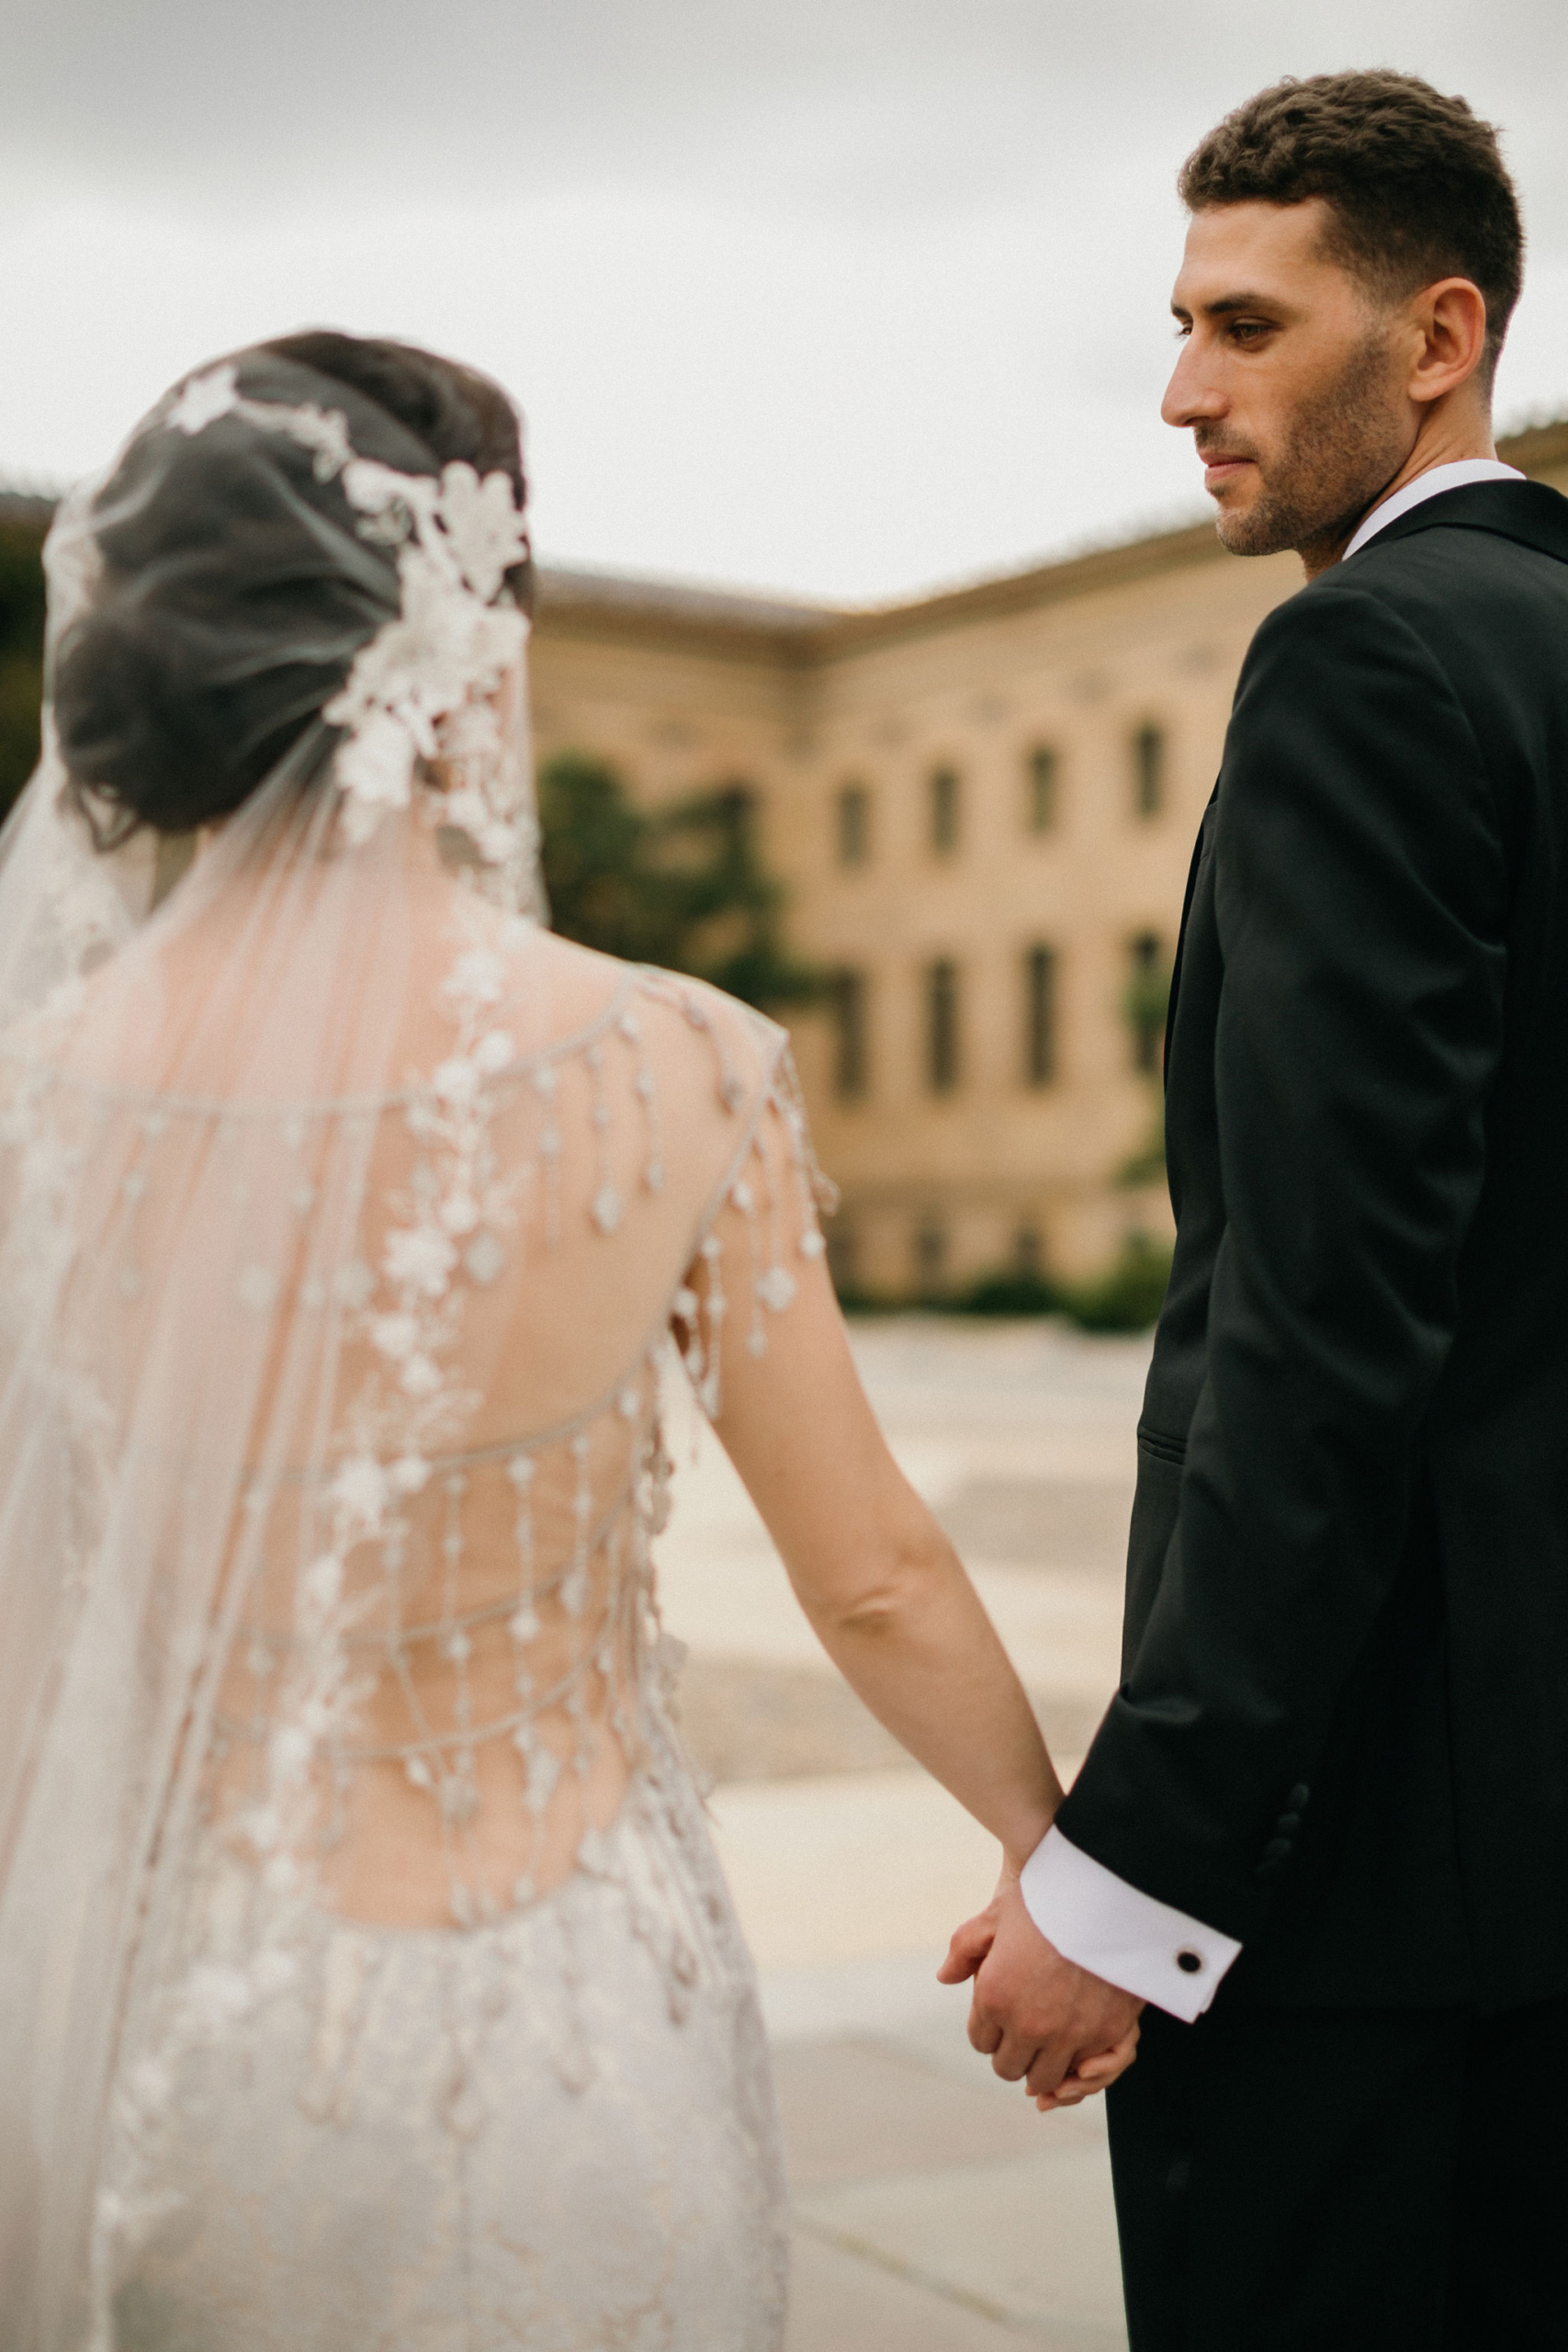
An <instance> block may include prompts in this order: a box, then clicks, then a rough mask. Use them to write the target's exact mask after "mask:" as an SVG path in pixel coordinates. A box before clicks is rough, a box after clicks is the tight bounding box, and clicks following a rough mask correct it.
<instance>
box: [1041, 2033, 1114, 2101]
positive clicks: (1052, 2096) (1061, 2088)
mask: <svg viewBox="0 0 1568 2352" xmlns="http://www.w3.org/2000/svg"><path fill="white" fill-rule="evenodd" d="M1137 2054H1138V2028H1137V2026H1136V2024H1135V2023H1134V2024H1133V2025H1131V2026H1129V2027H1128V2029H1127V2031H1126V2032H1125V2033H1124V2034H1123V2035H1122V2039H1121V2041H1119V2042H1117V2043H1116V2044H1115V2046H1114V2048H1112V2049H1110V2050H1102V2051H1101V2052H1100V2054H1099V2056H1098V2057H1095V2058H1085V2059H1082V2060H1080V2062H1079V2064H1077V2066H1075V2067H1074V2069H1073V2071H1072V2073H1071V2074H1070V2075H1065V2076H1064V2077H1063V2079H1062V2081H1061V2082H1059V2083H1058V2084H1057V2086H1056V2087H1055V2090H1054V2091H1045V2092H1043V2093H1042V2095H1041V2096H1040V2098H1037V2099H1036V2100H1035V2102H1034V2104H1035V2106H1036V2107H1037V2108H1038V2109H1040V2112H1041V2114H1042V2115H1049V2114H1050V2112H1051V2109H1053V2108H1054V2107H1077V2106H1080V2105H1081V2104H1082V2102H1083V2101H1084V2100H1085V2099H1086V2098H1093V2096H1094V2094H1095V2092H1096V2091H1104V2090H1109V2089H1110V2087H1111V2084H1112V2083H1113V2082H1114V2081H1115V2080H1116V2077H1117V2076H1118V2075H1124V2074H1125V2073H1126V2071H1127V2069H1128V2067H1129V2066H1130V2065H1131V2064H1132V2063H1133V2061H1134V2058H1135V2057H1136V2056H1137Z"/></svg>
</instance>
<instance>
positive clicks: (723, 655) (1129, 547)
mask: <svg viewBox="0 0 1568 2352" xmlns="http://www.w3.org/2000/svg"><path fill="white" fill-rule="evenodd" d="M1497 454H1498V456H1499V457H1500V458H1503V459H1504V461H1505V462H1506V464H1508V465H1511V466H1517V467H1518V468H1519V469H1520V470H1521V472H1524V473H1527V474H1531V475H1539V474H1542V473H1549V472H1555V471H1558V470H1559V469H1568V417H1562V418H1558V419H1555V420H1554V421H1552V422H1551V423H1550V424H1538V425H1531V426H1529V428H1527V429H1526V430H1525V431H1523V432H1520V433H1515V434H1510V435H1507V436H1506V438H1505V439H1503V440H1502V441H1500V442H1499V443H1498V445H1497ZM1224 554H1225V550H1224V548H1223V547H1222V546H1221V545H1220V542H1219V540H1218V538H1217V537H1216V536H1215V533H1214V526H1213V523H1212V522H1208V521H1204V522H1199V523H1190V524H1187V525H1185V526H1183V527H1181V528H1180V529H1178V530H1174V531H1159V532H1156V533H1152V534H1150V535H1147V536H1145V537H1141V538H1136V539H1129V540H1125V541H1123V542H1122V543H1121V544H1120V545H1118V546H1115V547H1107V548H1092V549H1090V550H1089V552H1088V553H1087V554H1084V555H1077V556H1068V557H1066V558H1065V559H1060V560H1056V561H1055V562H1051V563H1041V564H1032V565H1031V566H1030V567H1029V568H1028V569H1027V570H1025V571H1010V572H1003V573H1000V574H998V576H997V577H995V578H993V579H988V580H978V581H974V582H969V583H967V584H965V585H964V586H962V587H957V588H948V589H939V590H937V591H936V592H935V593H934V594H928V595H924V596H915V597H908V598H906V599H903V600H901V601H899V602H898V603H897V604H890V605H861V606H852V605H850V606H843V605H840V606H834V605H805V604H800V605H794V604H787V603H784V602H782V601H781V600H778V599H775V598H767V597H761V596H756V597H753V596H748V595H746V594H740V593H726V592H723V591H718V590H706V589H695V588H687V587H682V586H677V585H675V584H674V583H667V582H663V581H659V580H634V579H629V578H627V577H626V576H624V575H617V574H609V573H602V572H591V571H562V570H559V569H558V568H556V567H553V566H551V565H548V564H545V565H542V566H541V567H540V572H539V606H538V613H537V616H536V628H537V630H538V632H539V634H540V635H541V636H543V637H548V638H557V637H558V638H571V639H590V640H592V641H595V642H599V643H614V644H617V645H621V646H626V645H637V644H640V645H646V646H648V647H649V648H650V649H652V648H658V649H659V650H665V651H673V650H682V651H685V652H689V653H694V654H705V655H707V656H710V657H713V656H716V657H718V658H720V659H726V660H730V661H745V662H769V663H774V664H781V665H783V666H784V667H786V668H790V669H795V670H804V669H811V668H815V667H817V666H818V664H820V663H822V662H831V661H835V660H837V659H839V658H840V657H841V656H843V655H846V654H853V653H861V652H864V651H866V650H870V649H872V648H874V647H876V646H881V645H893V644H897V643H899V642H901V641H904V640H907V639H910V638H919V637H924V636H928V635H931V634H933V633H935V632H937V631H939V630H943V629H949V628H955V627H956V628H963V627H966V626H970V625H972V624H975V623H977V622H983V621H991V620H998V619H1003V618H1008V617H1010V616H1013V615H1016V614H1020V613H1027V612H1034V611H1038V610H1040V609H1042V608H1043V607H1044V606H1046V605H1057V604H1064V603H1066V602H1068V601H1070V600H1071V599H1073V598H1075V597H1079V596H1090V595H1094V594H1100V593H1101V592H1103V591H1107V590H1111V589H1115V588H1122V587H1126V586H1128V585H1130V584H1131V583H1133V582H1137V581H1142V580H1153V579H1157V578H1159V577H1160V576H1161V575H1163V574H1166V573H1169V572H1173V571H1190V570H1192V569H1193V568H1194V567H1196V566H1199V565H1204V564H1211V563H1217V562H1219V561H1221V560H1223V559H1224Z"/></svg>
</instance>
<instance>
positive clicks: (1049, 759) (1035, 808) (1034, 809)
mask: <svg viewBox="0 0 1568 2352" xmlns="http://www.w3.org/2000/svg"><path fill="white" fill-rule="evenodd" d="M1056 781H1057V760H1056V754H1055V751H1053V749H1052V747H1051V746H1050V744H1049V743H1036V745H1035V746H1034V749H1033V750H1032V752H1030V754H1029V760H1028V763H1027V766H1026V768H1025V786H1026V797H1025V802H1024V822H1025V824H1026V825H1027V827H1028V829H1029V831H1031V832H1032V833H1048V832H1049V831H1051V830H1052V828H1053V826H1054V825H1055V822H1056Z"/></svg>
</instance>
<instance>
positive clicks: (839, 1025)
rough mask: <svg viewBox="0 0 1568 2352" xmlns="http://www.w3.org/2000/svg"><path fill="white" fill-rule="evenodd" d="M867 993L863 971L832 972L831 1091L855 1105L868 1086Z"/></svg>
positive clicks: (869, 1066)
mask: <svg viewBox="0 0 1568 2352" xmlns="http://www.w3.org/2000/svg"><path fill="white" fill-rule="evenodd" d="M868 993H869V991H868V989H867V987H866V978H865V974H864V973H863V972H852V971H841V972H835V973H834V975H833V979H832V985H831V989H830V991H829V1002H830V1004H831V1007H832V1014H833V1091H834V1092H835V1094H837V1095H838V1097H839V1099H840V1102H845V1103H853V1102H858V1101H859V1100H860V1098H861V1096H862V1095H863V1094H864V1093H865V1092H866V1091H867V1089H868V1087H869V1085H870V1080H871V1059H870V1054H869V1051H868V1047H869V1044H870V1039H869V1036H868V1035H867V1032H868V1028H869V1023H868V1022H867V1018H866V1012H867V1002H866V1000H867V996H868Z"/></svg>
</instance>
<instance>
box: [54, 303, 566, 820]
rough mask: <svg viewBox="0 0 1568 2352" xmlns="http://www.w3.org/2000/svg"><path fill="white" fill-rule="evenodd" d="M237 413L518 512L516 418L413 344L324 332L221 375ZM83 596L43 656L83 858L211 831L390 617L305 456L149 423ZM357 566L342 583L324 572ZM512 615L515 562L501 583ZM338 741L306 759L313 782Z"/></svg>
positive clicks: (243, 438)
mask: <svg viewBox="0 0 1568 2352" xmlns="http://www.w3.org/2000/svg"><path fill="white" fill-rule="evenodd" d="M232 365H233V367H234V368H235V370H236V374H237V377H238V380H239V387H240V390H241V391H242V392H243V394H244V395H245V396H246V397H247V398H250V399H254V400H260V401H275V402H282V403H286V404H299V403H304V402H309V403H312V404H314V405H315V406H316V407H318V408H322V409H328V410H333V409H335V410H338V411H341V412H342V413H343V414H344V419H345V422H346V424H347V426H348V429H349V433H350V436H351V439H352V443H353V447H354V450H355V455H356V456H359V457H362V458H376V459H378V460H379V461H380V462H381V463H383V464H385V465H389V466H391V467H393V468H395V469H399V470H400V471H402V472H405V473H414V474H421V473H439V472H440V471H441V469H442V468H443V467H444V466H446V465H450V464H452V463H454V462H456V461H462V462H466V463H467V464H468V465H471V466H472V467H473V468H474V469H475V471H476V472H477V473H479V474H481V475H482V474H489V473H492V472H497V471H499V472H502V473H504V474H506V475H507V476H508V477H509V478H510V480H511V481H512V484H513V494H514V496H515V498H516V501H517V504H518V506H519V507H520V508H521V507H522V506H523V504H524V503H525V497H526V485H525V481H524V478H523V460H522V452H521V447H520V442H519V426H518V417H517V412H516V410H515V409H514V408H513V404H512V402H511V401H510V400H509V399H508V398H507V395H506V394H505V393H504V392H503V391H502V389H501V387H500V386H499V385H498V384H495V383H492V382H491V379H489V377H487V376H481V375H479V373H478V372H477V371H476V370H475V369H473V368H464V367H460V366H459V365H458V364H457V362H456V361H455V360H450V359H444V358H441V357H438V356H436V355H435V354H434V353H432V352H427V351H421V350H419V349H417V348H415V347H414V346H413V345H408V344H400V343H389V342H382V341H377V340H373V339H370V338H367V337H364V336H359V335H347V334H333V333H331V332H328V331H326V330H321V331H320V332H316V333H310V334H295V335H287V336H284V337H283V338H281V339H280V340H279V341H277V342H276V343H265V344H257V345H253V346H252V347H251V348H250V349H249V350H247V351H242V352H237V353H235V354H234V355H233V358H232ZM95 516H96V517H101V518H102V519H101V521H100V522H99V525H98V528H97V530H96V543H97V551H98V555H99V558H100V560H101V576H100V578H99V580H98V582H97V584H96V589H95V592H94V594H93V597H92V601H91V604H90V605H89V606H88V608H87V609H86V610H85V612H84V613H82V614H81V615H80V616H78V617H77V618H76V620H75V621H74V622H73V624H72V625H71V626H70V627H69V628H67V629H66V630H65V631H64V633H63V634H62V638H61V639H60V642H59V645H58V647H57V648H56V649H55V650H54V659H53V664H52V674H51V702H52V706H53V710H54V718H55V725H56V729H57V733H58V740H59V744H60V751H61V756H62V760H63V762H64V765H65V769H66V775H67V787H68V789H69V791H70V793H71V795H72V797H73V799H74V800H75V802H76V805H77V807H78V808H79V809H81V811H82V813H83V815H84V816H85V818H86V820H87V822H88V825H89V827H90V828H91V830H92V832H93V834H94V837H95V839H96V841H97V842H98V844H99V846H100V847H104V848H109V847H112V846H113V845H114V844H115V843H116V842H121V841H124V840H125V839H126V838H127V836H128V835H129V834H130V833H132V832H134V831H136V830H137V829H138V827H140V826H142V825H150V826H152V827H153V828H154V829H155V830H156V831H159V832H185V831H191V830H192V829H194V828H195V827H197V826H199V825H204V824H209V823H211V822H212V821H213V820H216V819H218V818H221V817H224V816H227V815H229V814H230V813H231V811H232V810H233V809H237V808H238V807H239V806H240V804H241V803H242V801H243V800H245V799H246V798H247V797H249V795H250V794H251V793H252V792H253V791H254V789H255V787H256V786H257V785H258V784H259V783H260V782H261V780H262V778H263V777H264V776H265V775H267V774H268V773H269V771H270V770H271V769H273V768H274V767H275V766H276V765H277V763H279V762H280V761H281V760H283V759H284V757H285V756H286V755H288V753H289V752H291V751H292V750H293V748H294V747H295V746H296V745H299V746H300V747H301V754H303V752H306V751H308V750H309V748H310V742H311V741H312V739H311V737H310V729H311V727H312V724H313V722H315V721H316V720H318V719H319V718H320V716H321V710H322V708H323V707H324V706H325V704H326V703H328V702H329V701H330V700H331V698H332V696H333V695H334V694H335V693H336V692H337V690H338V688H339V687H340V686H341V685H342V684H343V682H344V678H345V677H346V676H347V675H348V673H349V669H350V666H351V664H352V662H353V661H354V657H355V653H356V652H357V651H358V650H359V649H360V647H362V646H363V645H365V644H367V643H368V641H369V639H371V638H372V637H374V635H375V634H376V631H377V630H378V628H380V627H381V626H382V624H383V623H384V622H385V621H387V620H388V619H389V618H390V617H391V616H393V615H394V614H395V613H396V612H397V610H398V608H399V597H400V585H399V578H398V572H397V568H396V563H395V560H394V559H393V556H392V553H391V551H390V550H389V548H384V547H377V546H374V545H367V544H361V542H360V540H359V539H358V537H356V535H355V518H354V516H353V515H352V514H351V512H350V510H349V507H348V505H347V503H346V500H345V496H344V491H343V488H342V485H341V483H339V482H338V481H335V480H327V481H321V480H320V479H318V478H317V476H316V475H315V473H314V470H313V469H312V466H311V462H310V452H309V451H308V450H306V449H304V448H301V447H296V446H295V445H294V444H292V443H291V442H289V441H288V438H287V437H286V436H283V435H276V434H259V433H257V432H255V431H254V430H253V429H252V428H251V427H249V426H248V425H245V424H243V423H241V422H240V421H239V420H237V419H231V418H224V419H221V420H220V421H219V422H218V423H216V424H213V425H211V426H210V427H209V429H208V430H207V431H205V432H202V433H198V434H197V435H194V436H192V437H189V438H186V437H185V436H183V435H179V434H177V433H174V432H170V431H168V430H165V429H162V428H161V427H160V426H159V424H158V423H157V420H156V418H155V419H154V421H153V423H152V425H151V426H144V427H143V428H142V429H141V431H140V432H139V433H138V434H137V435H135V436H133V438H132V439H131V441H130V443H129V445H128V446H127V448H126V450H125V452H124V454H123V455H122V457H121V458H120V460H119V463H118V466H117V468H116V469H115V472H114V474H113V475H112V477H111V478H110V480H109V481H108V482H107V484H106V485H105V487H104V489H103V490H102V491H101V492H99V494H98V497H97V500H96V504H95ZM322 524H330V525H331V526H333V533H334V534H335V537H334V539H333V544H334V545H336V546H342V545H343V544H344V543H345V542H346V543H347V544H348V545H350V546H352V547H354V548H355V550H356V553H355V562H354V563H353V565H352V566H347V565H344V563H343V562H342V561H340V560H332V559H331V558H323V554H322V543H323V534H322V530H321V525H322ZM506 578H507V584H508V586H509V588H510V589H511V591H512V594H513V598H514V600H515V601H516V602H517V603H518V604H519V605H523V606H524V608H525V609H526V608H527V605H528V604H529V601H530V590H531V587H532V578H531V572H530V569H529V565H528V563H527V560H524V561H523V562H521V563H519V564H517V565H516V566H514V567H513V570H512V571H509V572H508V573H507V575H506ZM335 740H336V738H335V734H333V733H331V732H330V731H329V733H328V734H327V735H325V736H323V737H322V738H321V742H320V744H319V745H318V746H317V749H318V752H319V753H320V756H319V758H317V760H316V762H315V764H314V765H313V766H308V768H307V770H306V771H302V773H301V776H300V779H299V780H300V781H301V783H306V782H309V781H310V780H311V779H312V778H313V776H314V775H316V774H317V773H318V772H319V770H320V768H321V765H322V764H323V763H324V760H325V756H326V753H327V752H329V751H330V750H331V749H332V746H333V742H334V741H335Z"/></svg>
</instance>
